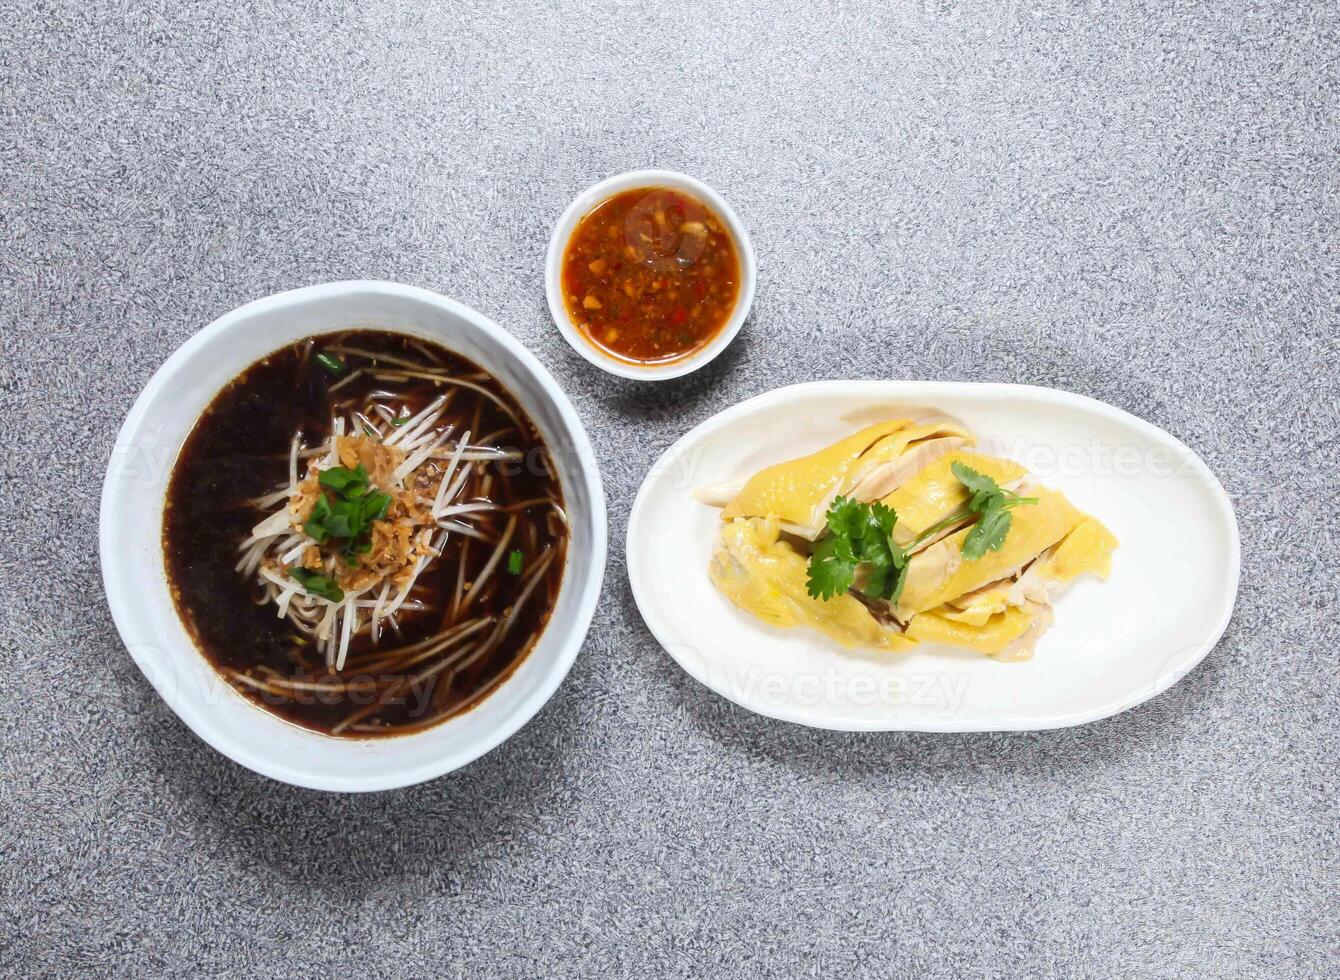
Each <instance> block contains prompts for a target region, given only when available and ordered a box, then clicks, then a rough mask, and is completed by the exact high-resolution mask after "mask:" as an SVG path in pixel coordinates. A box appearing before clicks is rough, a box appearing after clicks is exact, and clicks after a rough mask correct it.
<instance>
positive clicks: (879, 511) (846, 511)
mask: <svg viewBox="0 0 1340 980" xmlns="http://www.w3.org/2000/svg"><path fill="white" fill-rule="evenodd" d="M950 470H951V471H952V472H953V474H954V477H955V478H956V479H957V480H958V481H959V482H960V483H962V484H963V486H964V487H965V488H967V490H968V493H969V497H968V502H967V504H965V505H964V507H963V508H962V509H960V510H958V511H955V512H954V513H953V514H951V515H950V516H949V517H946V518H945V519H944V520H943V521H940V522H939V523H937V524H934V525H932V526H931V527H928V528H927V529H926V530H924V531H922V532H921V534H919V535H918V536H917V537H916V539H915V540H914V541H913V542H912V544H911V547H913V548H915V547H916V546H917V545H919V544H921V543H922V542H923V541H925V540H927V539H928V538H930V537H931V536H932V535H935V534H938V533H939V532H940V531H943V530H944V529H945V528H947V527H952V526H953V525H955V524H958V523H960V522H962V521H963V520H964V519H965V518H968V517H972V518H975V520H974V523H973V526H972V530H970V531H969V532H968V534H967V537H966V538H964V541H963V556H964V557H965V558H967V559H968V560H969V561H976V560H977V559H978V558H981V557H982V556H983V555H985V554H986V553H987V552H988V551H999V550H1000V548H1001V546H1002V545H1003V544H1004V543H1005V536H1006V535H1007V534H1008V533H1009V531H1010V523H1011V521H1012V520H1013V518H1012V516H1011V515H1010V511H1011V510H1012V509H1014V508H1015V507H1018V506H1020V505H1023V504H1036V503H1037V502H1038V498H1037V497H1021V496H1019V494H1017V493H1014V492H1013V491H1010V490H1006V489H1004V488H1003V487H1001V486H1000V484H998V483H997V482H996V481H995V480H993V479H991V477H989V476H987V475H986V474H984V473H979V472H978V471H977V470H975V469H973V468H972V467H971V466H967V465H965V464H963V463H960V462H957V461H956V462H954V463H953V464H952V465H951V466H950ZM827 520H828V534H827V535H826V536H825V537H823V538H822V539H821V540H820V541H819V543H818V545H816V546H815V549H814V552H813V554H811V555H810V560H809V565H808V566H807V568H806V571H807V573H808V575H807V577H806V581H805V588H806V590H807V591H808V592H809V594H810V595H811V596H813V597H814V598H816V599H823V600H825V601H827V600H829V599H832V598H833V597H834V596H838V595H846V594H847V593H848V592H850V591H851V590H852V589H853V588H855V589H857V590H858V591H859V592H860V593H861V594H862V595H865V596H868V597H870V598H872V599H884V600H887V601H888V602H890V603H896V602H897V601H898V597H899V596H900V595H902V592H903V585H904V584H905V583H906V581H907V564H908V560H909V559H908V553H907V550H906V549H904V548H902V547H900V546H899V545H898V544H897V543H896V542H895V541H894V540H893V528H894V526H895V525H896V524H897V523H898V514H897V512H895V511H894V509H893V508H892V507H888V506H886V505H885V504H882V503H880V502H879V501H875V502H874V503H870V504H863V503H860V502H859V501H856V500H849V499H847V498H846V497H842V496H839V497H837V498H835V499H834V500H833V504H832V506H831V507H829V508H828V514H827ZM858 580H859V581H858Z"/></svg>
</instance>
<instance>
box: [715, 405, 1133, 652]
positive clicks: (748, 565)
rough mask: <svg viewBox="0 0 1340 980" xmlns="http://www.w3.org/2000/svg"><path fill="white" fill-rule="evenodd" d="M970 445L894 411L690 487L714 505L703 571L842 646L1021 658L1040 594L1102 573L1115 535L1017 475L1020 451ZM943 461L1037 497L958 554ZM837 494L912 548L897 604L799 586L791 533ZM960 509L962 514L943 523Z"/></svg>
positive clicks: (737, 596) (965, 526)
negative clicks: (759, 465)
mask: <svg viewBox="0 0 1340 980" xmlns="http://www.w3.org/2000/svg"><path fill="white" fill-rule="evenodd" d="M972 445H973V438H972V435H971V434H970V433H969V432H968V431H967V430H966V429H964V428H963V427H962V426H961V425H959V424H958V423H956V422H954V421H953V420H950V419H944V418H935V419H926V420H922V421H917V422H914V421H911V420H909V419H895V420H891V421H888V422H880V423H877V424H875V425H871V426H868V427H866V428H864V429H862V430H861V431H859V432H857V433H855V434H854V435H851V436H849V437H847V438H846V439H843V440H841V441H839V442H837V443H834V444H833V445H831V446H828V447H827V448H825V449H821V450H819V451H818V452H815V453H811V454H810V455H808V456H803V457H800V458H798V459H793V460H789V461H787V462H784V463H778V464H776V465H774V466H770V467H767V468H766V469H763V470H760V471H759V472H757V473H755V474H754V475H753V476H752V477H750V478H749V479H748V480H745V481H743V482H741V483H735V484H720V485H718V486H716V487H709V488H706V489H705V490H703V491H700V492H699V493H698V499H700V500H702V501H703V502H705V503H710V504H714V505H716V506H719V507H724V509H723V511H722V514H721V516H722V520H723V521H724V522H725V523H724V524H723V526H722V529H721V533H720V535H719V537H718V540H717V545H716V549H715V551H714V552H713V555H712V560H711V565H710V568H709V572H710V575H711V578H712V581H713V582H714V583H715V584H716V586H717V588H718V589H720V590H721V592H722V593H723V594H725V595H726V596H727V597H728V598H729V599H730V600H731V601H732V602H733V603H735V605H737V606H739V607H740V608H741V609H744V610H746V611H748V612H750V613H753V614H754V615H755V616H758V617H759V618H760V619H763V620H765V621H767V622H769V623H773V624H774V625H777V626H786V627H791V626H802V625H803V626H809V627H811V628H812V629H817V630H819V631H820V632H822V633H824V634H825V635H827V636H829V637H831V638H832V639H834V640H836V641H837V642H838V643H840V644H842V645H844V646H855V647H873V648H876V649H883V650H901V649H906V648H909V647H911V646H913V645H915V644H916V642H918V641H925V642H931V643H944V644H948V645H952V646H959V647H966V648H968V649H972V650H977V651H979V652H981V653H985V654H987V655H989V656H992V657H995V658H997V659H1000V660H1025V659H1028V658H1029V657H1030V656H1032V651H1033V646H1034V644H1035V643H1036V641H1037V638H1038V637H1039V636H1040V635H1041V634H1042V633H1043V632H1044V631H1045V630H1046V629H1047V627H1048V626H1049V625H1050V624H1051V621H1052V609H1051V603H1052V600H1053V599H1054V598H1055V597H1056V596H1057V595H1059V593H1060V592H1061V591H1063V590H1064V589H1065V588H1066V586H1067V585H1068V584H1069V582H1071V581H1072V580H1073V579H1075V578H1076V577H1078V576H1080V575H1082V574H1093V575H1096V576H1098V577H1100V578H1106V577H1107V573H1108V569H1109V566H1110V564H1111V555H1112V551H1113V550H1114V549H1115V548H1116V546H1117V540H1116V538H1115V537H1113V535H1112V534H1111V532H1110V531H1108V530H1107V528H1105V527H1104V526H1103V525H1102V524H1101V523H1099V522H1098V521H1097V520H1095V519H1094V518H1092V517H1089V516H1088V515H1086V514H1084V513H1082V512H1080V511H1079V510H1077V509H1075V508H1074V507H1073V506H1072V505H1071V504H1070V502H1069V501H1067V500H1066V498H1065V496H1064V495H1062V494H1061V493H1059V492H1058V491H1055V490H1049V489H1046V488H1043V487H1032V486H1028V485H1027V484H1026V480H1027V472H1026V471H1025V469H1024V467H1022V466H1020V465H1019V464H1018V463H1015V462H1013V461H1011V460H1007V459H998V458H995V457H992V456H986V455H983V454H981V453H977V452H972V451H971V450H970V448H969V447H971V446H972ZM954 463H963V464H964V465H966V466H968V467H970V468H971V469H973V470H975V471H976V472H977V473H979V474H982V475H984V476H987V477H990V478H991V479H992V480H993V481H995V483H996V484H997V485H999V486H1000V487H1002V488H1005V489H1007V490H1016V489H1017V490H1018V492H1019V493H1020V494H1021V495H1024V496H1030V497H1035V498H1037V502H1036V503H1032V504H1023V505H1018V506H1015V507H1013V508H1012V509H1011V511H1010V515H1011V523H1010V526H1009V531H1008V533H1007V534H1006V536H1005V539H1004V541H1003V542H1002V543H1001V545H1000V547H999V548H998V549H996V550H988V551H986V552H985V554H983V555H982V556H981V557H980V558H977V559H968V558H966V557H965V556H964V554H963V544H964V541H965V539H966V538H967V536H968V534H969V533H970V531H971V524H972V522H973V521H974V520H975V517H974V515H971V514H969V513H967V510H966V508H967V504H968V501H969V499H970V493H969V491H968V489H967V488H966V487H965V486H964V484H963V483H962V482H961V481H960V480H959V479H958V477H957V476H956V475H955V474H954V472H953V468H952V467H953V464H954ZM839 495H843V496H846V497H849V498H854V499H856V500H858V501H861V502H870V501H874V500H879V501H881V502H882V503H884V504H886V505H887V506H889V507H890V508H892V509H893V510H894V511H895V512H896V513H897V522H896V523H895V525H894V529H893V539H894V542H895V543H896V544H898V545H900V546H901V547H903V548H908V549H910V550H911V552H912V554H911V558H910V561H909V564H908V571H907V576H906V581H905V583H904V586H903V590H902V594H901V596H900V597H899V600H898V602H897V603H896V604H893V605H890V603H888V602H885V601H883V600H879V599H872V598H870V597H868V596H860V597H858V596H857V595H856V594H855V593H848V594H843V595H838V596H834V597H833V598H832V599H829V600H827V601H824V600H820V599H816V598H813V597H811V596H810V595H809V593H808V591H807V589H806V580H807V577H808V570H807V562H808V554H807V552H808V550H809V548H810V545H808V544H806V543H805V542H804V541H799V540H797V539H806V540H807V541H815V540H817V539H819V538H821V537H822V536H823V535H825V534H826V533H828V531H827V526H826V525H827V511H828V508H829V506H830V505H831V504H832V502H833V500H834V498H835V497H837V496H839ZM958 514H962V515H963V519H962V520H961V521H952V520H951V519H952V518H954V517H955V515H958ZM946 521H950V522H951V523H949V525H948V526H947V527H945V528H943V529H941V530H939V531H937V532H934V533H931V534H929V535H926V532H927V531H928V530H930V529H931V528H934V527H936V526H937V525H940V524H942V523H944V522H946ZM785 535H791V536H792V537H790V538H789V539H788V538H787V537H786V536H785ZM858 581H859V579H858Z"/></svg>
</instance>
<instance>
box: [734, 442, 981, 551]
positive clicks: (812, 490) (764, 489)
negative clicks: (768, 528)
mask: <svg viewBox="0 0 1340 980" xmlns="http://www.w3.org/2000/svg"><path fill="white" fill-rule="evenodd" d="M936 437H956V438H959V439H963V440H964V441H967V440H968V439H969V436H968V433H967V431H966V430H965V429H963V428H962V427H961V426H959V425H956V424H955V423H952V422H949V421H948V420H943V419H937V420H934V421H931V422H927V423H915V422H913V421H911V420H910V419H893V420H891V421H888V422H879V423H876V424H875V425H871V426H867V427H866V428H864V429H862V430H861V431H860V432H857V433H856V434H855V435H852V436H848V437H847V438H846V439H843V440H841V441H839V442H836V443H834V444H833V445H831V446H829V447H827V448H825V449H821V450H819V451H818V452H816V453H811V454H810V455H808V456H802V457H800V458H799V459H792V460H788V461H787V462H785V463H778V464H776V465H775V466H769V467H767V468H766V469H762V470H759V471H758V472H757V473H755V474H754V475H753V476H752V477H750V479H749V481H748V482H747V483H745V485H744V487H743V488H742V489H741V490H740V492H739V493H738V494H736V496H735V498H734V499H733V500H731V502H730V503H729V504H727V505H726V508H725V510H723V511H722V512H721V519H722V520H725V521H729V520H733V519H734V518H736V517H776V518H778V519H779V520H781V521H783V522H785V523H787V524H790V525H794V526H795V527H798V528H814V529H816V530H817V529H818V528H821V527H822V526H823V522H824V514H825V512H826V511H827V509H828V505H829V504H830V503H831V502H832V500H833V498H834V497H835V496H837V495H838V494H845V493H847V492H848V491H849V490H850V489H851V488H852V487H853V486H855V485H856V484H857V483H858V482H859V481H861V480H863V479H865V478H867V477H869V476H870V475H871V474H872V472H873V471H874V470H876V469H877V468H878V467H881V466H884V465H889V464H894V463H896V461H897V460H898V458H899V457H900V456H902V455H903V454H904V453H905V452H907V450H908V447H909V445H911V444H913V443H916V442H917V441H919V440H926V439H932V438H936ZM910 475H911V474H909V476H910Z"/></svg>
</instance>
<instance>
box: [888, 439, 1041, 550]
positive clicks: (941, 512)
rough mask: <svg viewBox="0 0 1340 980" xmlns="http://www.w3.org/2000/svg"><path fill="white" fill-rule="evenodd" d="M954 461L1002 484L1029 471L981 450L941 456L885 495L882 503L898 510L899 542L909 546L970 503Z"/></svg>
mask: <svg viewBox="0 0 1340 980" xmlns="http://www.w3.org/2000/svg"><path fill="white" fill-rule="evenodd" d="M955 463H963V464H964V465H966V466H971V467H972V468H973V469H975V470H976V471H977V472H978V473H982V474H984V475H985V476H989V477H991V479H993V480H995V481H996V482H997V483H999V484H1002V485H1004V484H1006V483H1013V482H1014V481H1015V480H1018V479H1021V478H1022V477H1023V476H1024V474H1025V473H1026V472H1027V471H1026V470H1025V469H1024V468H1023V467H1022V466H1020V465H1019V464H1018V463H1016V462H1014V461H1013V460H1008V459H997V458H995V457H994V456H983V455H981V454H980V453H971V452H964V451H962V450H958V451H955V452H951V453H949V454H948V455H946V456H942V457H940V458H939V459H937V460H936V461H935V462H933V463H931V464H930V465H929V466H927V467H926V468H925V469H923V470H922V471H921V472H919V473H917V474H916V475H915V476H914V477H912V479H910V480H908V481H907V482H906V483H904V484H903V485H902V486H900V487H899V488H898V489H897V490H895V491H894V492H893V493H890V494H888V495H887V496H885V497H884V498H883V502H884V503H885V504H887V505H888V506H889V507H892V508H893V509H894V510H895V511H897V513H898V523H897V524H896V525H895V526H894V529H893V540H894V541H896V542H897V543H898V544H900V545H902V546H903V547H907V546H908V545H909V544H911V543H912V541H913V540H914V539H915V538H916V537H917V536H918V535H920V534H921V533H922V532H923V531H925V530H926V529H927V528H928V527H933V526H934V525H936V524H938V523H940V522H941V521H943V520H944V519H945V518H947V517H949V516H950V515H951V514H953V513H954V512H955V511H958V510H961V509H962V508H963V506H964V505H965V504H967V502H968V497H969V493H968V491H967V488H966V487H964V486H963V484H962V483H960V482H959V480H958V477H956V476H954V472H953V470H952V468H951V467H953V465H954V464H955Z"/></svg>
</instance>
